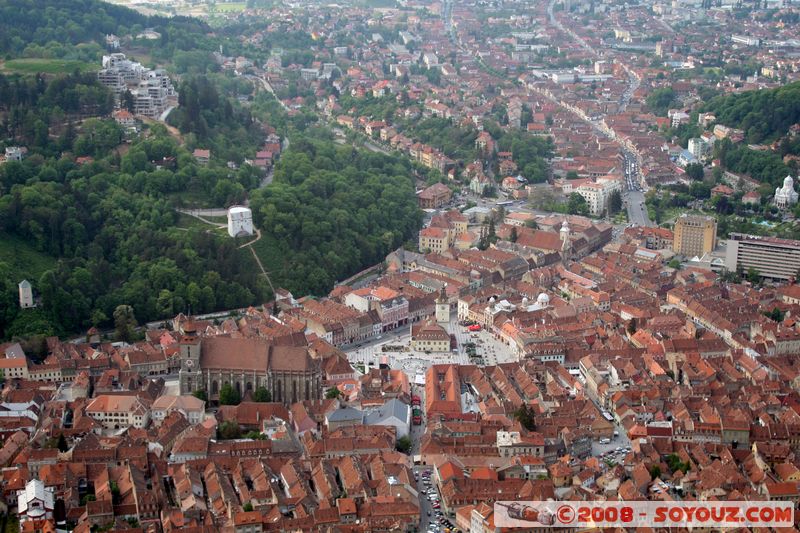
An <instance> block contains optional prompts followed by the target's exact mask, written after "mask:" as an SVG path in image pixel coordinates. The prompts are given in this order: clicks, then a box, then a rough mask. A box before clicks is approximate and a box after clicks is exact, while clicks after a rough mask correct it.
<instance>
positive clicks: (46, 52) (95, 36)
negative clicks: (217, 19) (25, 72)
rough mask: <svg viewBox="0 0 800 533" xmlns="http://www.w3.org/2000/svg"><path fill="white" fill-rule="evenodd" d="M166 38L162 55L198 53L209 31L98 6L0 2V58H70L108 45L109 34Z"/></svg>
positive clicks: (61, 0) (179, 20)
mask: <svg viewBox="0 0 800 533" xmlns="http://www.w3.org/2000/svg"><path fill="white" fill-rule="evenodd" d="M145 28H154V29H156V30H157V31H159V32H161V33H162V39H161V42H159V43H157V44H158V45H159V46H158V48H159V49H160V50H161V52H162V53H163V54H166V55H170V54H172V53H173V52H174V51H175V50H176V49H179V50H190V49H192V48H191V47H197V45H198V44H199V42H200V40H201V39H200V40H199V39H197V37H198V36H202V35H204V34H206V33H208V32H209V31H210V30H209V28H208V26H207V25H206V24H205V23H204V22H202V21H199V20H197V19H191V18H186V17H174V18H170V19H168V18H164V17H148V16H145V15H142V14H140V13H138V12H136V11H133V10H132V9H128V8H126V7H122V6H116V5H113V4H109V3H106V2H101V1H98V0H6V1H4V2H0V52H2V53H3V54H7V55H10V56H12V57H14V56H20V55H25V56H28V57H69V56H71V54H72V53H74V49H72V47H73V46H75V45H78V44H86V43H89V42H92V41H94V42H95V43H102V42H104V39H105V36H106V35H107V34H110V33H113V34H117V35H124V34H127V33H133V34H136V33H138V32H140V31H142V30H143V29H145Z"/></svg>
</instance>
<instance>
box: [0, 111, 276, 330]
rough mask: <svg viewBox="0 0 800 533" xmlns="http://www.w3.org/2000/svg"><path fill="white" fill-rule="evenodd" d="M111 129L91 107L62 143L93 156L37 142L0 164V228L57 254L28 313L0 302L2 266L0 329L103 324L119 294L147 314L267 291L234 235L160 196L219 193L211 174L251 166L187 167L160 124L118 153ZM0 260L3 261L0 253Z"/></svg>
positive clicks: (220, 177) (8, 290)
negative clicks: (186, 223)
mask: <svg viewBox="0 0 800 533" xmlns="http://www.w3.org/2000/svg"><path fill="white" fill-rule="evenodd" d="M120 136H121V132H120V131H119V128H118V126H117V125H116V124H115V123H114V122H113V121H111V120H103V119H91V120H89V121H87V122H85V123H84V124H83V126H82V127H81V128H80V130H79V132H78V133H77V135H76V136H75V137H74V140H73V142H72V150H71V153H72V154H74V153H80V152H88V153H90V154H93V155H94V156H96V159H95V161H93V162H89V163H85V164H83V165H79V164H77V163H76V162H75V158H74V156H73V155H70V153H65V154H64V155H62V156H61V157H44V156H43V155H42V154H39V153H37V154H32V155H31V156H29V157H28V158H26V159H25V160H24V161H23V162H21V163H18V162H8V163H6V164H4V165H2V166H0V184H2V190H3V191H5V194H3V196H0V236H3V235H12V236H16V237H21V238H22V239H24V240H25V241H26V242H27V243H29V244H30V246H32V247H33V248H35V249H36V250H37V251H38V252H42V253H45V254H48V255H49V256H52V257H55V258H59V260H58V261H57V262H56V266H55V268H53V269H52V270H48V271H47V272H45V273H44V274H43V275H42V276H41V278H40V279H34V280H31V281H32V282H33V284H34V287H35V289H36V291H37V293H38V294H40V295H41V300H42V305H41V307H40V309H39V310H38V313H37V320H31V317H30V316H28V314H27V313H25V314H17V313H15V312H8V310H16V309H17V306H16V304H15V298H16V282H18V281H19V280H18V279H14V277H13V276H12V275H11V274H9V275H8V276H7V277H4V278H3V279H4V281H3V283H4V286H3V287H2V296H0V298H2V299H3V302H2V303H0V307H3V308H5V309H6V310H7V312H6V313H5V315H0V337H11V336H26V335H30V334H35V333H50V334H63V333H67V332H74V331H79V330H81V329H84V328H86V327H88V326H90V325H100V326H103V325H107V324H108V323H109V322H110V319H111V317H112V314H113V311H114V309H115V307H116V306H117V305H120V304H129V305H131V306H133V308H134V310H135V312H136V316H137V318H138V319H139V320H153V319H157V318H166V317H169V316H172V315H174V313H176V312H179V311H188V310H189V309H191V310H193V311H198V312H203V311H211V310H215V309H218V308H230V307H237V306H241V305H248V304H253V303H259V302H260V301H262V300H263V299H264V298H266V297H268V290H267V288H266V287H265V286H264V284H263V281H260V280H258V279H257V278H256V276H255V275H254V274H253V269H252V264H251V263H250V262H249V258H248V256H246V255H244V254H243V253H242V252H240V251H239V250H237V249H236V247H235V241H233V240H230V239H227V238H214V237H212V236H210V235H207V234H206V233H205V231H204V230H200V229H188V230H180V229H178V228H176V227H175V226H176V222H177V220H178V214H177V213H176V212H175V211H174V209H173V207H172V205H170V201H169V199H170V198H171V195H174V194H184V193H186V192H187V191H197V194H198V195H202V196H209V197H212V198H213V197H214V196H215V195H217V194H220V192H219V191H223V193H222V195H223V196H225V194H227V192H226V191H228V188H226V187H225V186H223V185H221V184H225V183H228V182H232V183H233V184H235V187H234V190H238V191H244V189H245V188H248V189H249V188H252V187H253V186H254V185H255V184H256V183H257V182H258V179H259V175H258V173H256V172H254V171H253V170H252V169H251V168H250V167H248V166H245V167H242V168H241V169H240V170H239V171H237V172H236V173H234V174H233V175H232V176H233V177H228V174H229V173H230V170H228V169H224V170H223V169H222V168H198V165H197V163H195V161H194V158H193V157H192V156H191V154H189V153H188V151H187V150H186V149H185V148H184V147H180V146H178V144H177V142H176V141H175V140H174V139H173V138H172V137H171V136H170V135H169V134H168V133H167V131H166V129H165V128H164V127H163V126H157V127H154V128H152V130H151V131H150V135H149V136H148V137H147V138H145V139H140V140H137V141H134V143H133V144H132V145H131V147H130V150H128V152H127V153H126V154H124V155H121V156H120V154H119V152H117V151H116V150H112V149H111V148H110V147H111V146H115V145H116V144H118V143H119V139H120ZM43 153H46V151H45V152H43ZM218 200H220V201H221V202H223V201H228V200H230V201H235V200H238V198H233V199H229V198H218ZM0 271H8V265H3V264H0Z"/></svg>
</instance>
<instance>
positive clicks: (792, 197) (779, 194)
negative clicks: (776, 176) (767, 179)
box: [775, 176, 798, 209]
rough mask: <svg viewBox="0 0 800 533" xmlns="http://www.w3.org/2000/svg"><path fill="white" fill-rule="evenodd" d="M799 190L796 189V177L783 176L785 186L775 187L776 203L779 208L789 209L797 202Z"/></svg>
mask: <svg viewBox="0 0 800 533" xmlns="http://www.w3.org/2000/svg"><path fill="white" fill-rule="evenodd" d="M797 197H798V194H797V191H795V190H794V179H792V177H791V176H786V177H785V178H783V187H778V188H776V189H775V205H776V206H777V208H778V209H788V208H790V207H791V206H793V205H794V204H796V203H797Z"/></svg>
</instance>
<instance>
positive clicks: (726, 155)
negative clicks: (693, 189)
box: [715, 139, 797, 187]
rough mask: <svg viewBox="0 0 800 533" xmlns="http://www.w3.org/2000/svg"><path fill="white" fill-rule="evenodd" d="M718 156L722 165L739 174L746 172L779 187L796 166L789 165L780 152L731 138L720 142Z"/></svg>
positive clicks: (717, 150)
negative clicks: (750, 146)
mask: <svg viewBox="0 0 800 533" xmlns="http://www.w3.org/2000/svg"><path fill="white" fill-rule="evenodd" d="M715 156H716V157H718V158H719V159H720V161H721V162H722V166H723V167H725V168H727V169H728V170H731V171H733V172H735V173H737V174H746V175H749V176H751V177H753V178H754V179H757V180H758V181H761V182H764V183H769V184H770V185H772V186H773V187H778V186H780V184H781V183H782V182H783V178H785V177H786V175H787V174H789V173H790V172H792V171H795V172H796V171H797V169H796V167H794V166H793V167H792V168H790V167H788V166H787V165H786V164H785V163H784V162H783V158H782V157H781V155H780V154H778V153H776V152H773V151H771V150H753V149H751V148H748V147H747V146H746V145H743V144H738V145H734V144H733V143H732V142H731V141H730V140H729V139H725V140H724V141H722V142H718V143H717V146H716V154H715Z"/></svg>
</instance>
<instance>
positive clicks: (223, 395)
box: [219, 383, 242, 405]
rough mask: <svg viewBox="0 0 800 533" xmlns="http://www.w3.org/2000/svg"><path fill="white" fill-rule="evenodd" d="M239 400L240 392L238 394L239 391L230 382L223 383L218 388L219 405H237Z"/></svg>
mask: <svg viewBox="0 0 800 533" xmlns="http://www.w3.org/2000/svg"><path fill="white" fill-rule="evenodd" d="M241 401H242V396H241V394H239V391H238V390H236V389H235V388H233V387H232V386H231V384H230V383H225V384H224V385H222V387H221V388H220V389H219V404H220V405H239V403H240V402H241Z"/></svg>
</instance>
